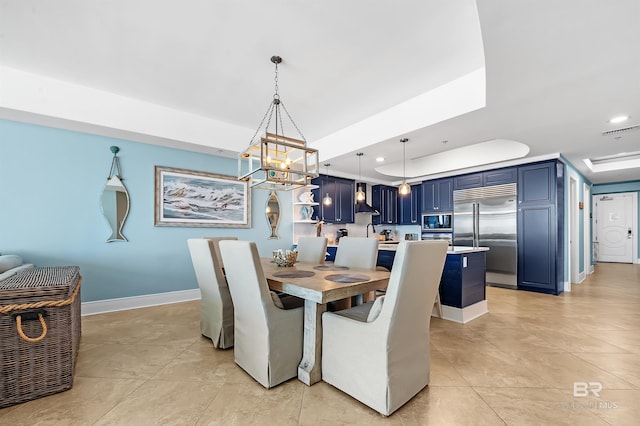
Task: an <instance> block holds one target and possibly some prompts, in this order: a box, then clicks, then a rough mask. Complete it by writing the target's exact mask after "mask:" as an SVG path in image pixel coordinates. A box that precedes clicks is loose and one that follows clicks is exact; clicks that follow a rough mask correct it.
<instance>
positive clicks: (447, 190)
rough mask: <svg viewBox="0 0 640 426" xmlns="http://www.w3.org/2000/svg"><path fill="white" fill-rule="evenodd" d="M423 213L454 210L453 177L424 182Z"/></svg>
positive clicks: (422, 194)
mask: <svg viewBox="0 0 640 426" xmlns="http://www.w3.org/2000/svg"><path fill="white" fill-rule="evenodd" d="M421 189H422V191H421V198H422V213H440V212H445V213H446V212H453V179H449V178H447V179H435V180H426V181H423V182H422V188H421Z"/></svg>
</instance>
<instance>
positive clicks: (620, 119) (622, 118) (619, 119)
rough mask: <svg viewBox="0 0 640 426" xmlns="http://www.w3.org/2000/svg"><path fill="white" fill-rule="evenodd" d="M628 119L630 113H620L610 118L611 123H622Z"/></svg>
mask: <svg viewBox="0 0 640 426" xmlns="http://www.w3.org/2000/svg"><path fill="white" fill-rule="evenodd" d="M628 119H629V116H628V115H619V116H617V117H613V118H612V119H611V120H609V123H611V124H618V123H622V122H623V121H627V120H628Z"/></svg>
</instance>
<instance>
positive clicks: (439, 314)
mask: <svg viewBox="0 0 640 426" xmlns="http://www.w3.org/2000/svg"><path fill="white" fill-rule="evenodd" d="M435 305H436V310H437V311H438V318H442V304H440V292H438V293H436V302H435Z"/></svg>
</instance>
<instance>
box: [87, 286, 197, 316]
mask: <svg viewBox="0 0 640 426" xmlns="http://www.w3.org/2000/svg"><path fill="white" fill-rule="evenodd" d="M199 299H200V290H199V289H197V288H196V289H193V290H179V291H170V292H167V293H155V294H145V295H142V296H131V297H121V298H118V299H107V300H96V301H95V302H83V303H82V316H85V315H96V314H104V313H106V312H116V311H126V310H128V309H138V308H146V307H149V306H158V305H168V304H171V303H179V302H188V301H190V300H199Z"/></svg>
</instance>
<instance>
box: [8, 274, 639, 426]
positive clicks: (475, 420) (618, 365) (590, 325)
mask: <svg viewBox="0 0 640 426" xmlns="http://www.w3.org/2000/svg"><path fill="white" fill-rule="evenodd" d="M487 294H488V301H489V310H490V311H491V312H490V314H488V315H485V316H483V317H481V318H478V319H476V320H474V321H472V322H470V323H468V324H465V325H462V324H456V323H453V322H449V321H443V320H440V319H437V318H434V319H433V320H432V322H431V338H432V342H431V360H432V361H431V362H432V365H431V383H430V385H429V386H428V387H427V388H425V389H424V390H423V391H422V392H420V393H419V394H418V395H417V396H416V397H415V398H413V399H412V400H411V401H410V402H409V403H408V404H406V405H405V406H404V407H402V408H401V409H400V410H398V411H397V412H396V413H395V414H393V415H392V416H391V417H389V418H385V417H382V416H381V415H379V414H377V413H376V412H374V411H373V410H371V409H369V408H367V407H366V406H364V405H362V404H360V403H359V402H358V401H356V400H354V399H352V398H351V397H349V396H348V395H346V394H343V393H342V392H340V391H338V390H336V389H335V388H332V387H331V386H329V385H327V384H325V383H322V382H321V383H318V384H316V385H314V386H312V387H307V386H305V385H303V384H302V383H301V382H299V381H297V380H290V381H289V382H287V383H285V384H283V385H280V386H278V387H276V388H274V389H271V390H266V389H264V388H262V386H260V385H259V384H258V383H256V382H254V381H253V380H252V379H251V377H249V376H248V375H247V374H245V373H244V372H243V370H241V369H240V368H239V367H237V366H236V365H235V364H234V362H233V350H226V351H221V350H215V349H213V347H212V345H211V342H210V341H208V340H207V339H205V338H202V337H201V336H200V334H199V326H198V322H199V314H198V310H199V306H198V302H188V303H179V304H174V305H166V306H159V307H153V308H145V309H137V310H131V311H123V312H115V313H109V314H102V315H95V316H90V317H84V318H83V320H82V321H83V324H82V326H83V336H82V343H81V347H80V354H79V357H78V363H77V367H76V372H75V382H74V386H73V388H72V389H71V390H69V391H67V392H63V393H60V394H56V395H52V396H49V397H46V398H40V399H38V400H34V401H30V402H27V403H24V404H20V405H17V406H13V407H8V408H5V409H1V410H0V424H2V425H94V424H95V425H156V424H170V425H182V424H188V425H204V424H225V425H227V424H239V425H248V424H269V425H271V424H273V425H287V424H291V425H296V424H301V425H310V424H367V425H369V424H377V423H388V424H398V425H449V424H451V425H465V424H469V425H484V424H488V425H502V424H508V425H526V424H543V425H547V424H548V425H560V424H566V425H578V424H579V425H607V424H609V425H624V424H629V425H631V424H633V425H636V424H638V423H637V419H638V418H640V265H624V264H604V263H601V264H598V265H597V266H596V272H595V273H594V274H593V275H591V276H589V278H588V279H587V280H586V281H585V282H584V283H582V284H580V285H574V286H573V291H572V292H571V293H565V294H563V295H561V296H557V297H556V296H548V295H542V294H536V293H528V292H518V291H513V290H505V289H498V288H488V289H487ZM578 381H579V382H600V383H601V384H602V392H601V393H600V397H599V398H597V397H595V396H593V395H590V396H589V397H580V398H576V397H574V396H573V383H574V382H578Z"/></svg>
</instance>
